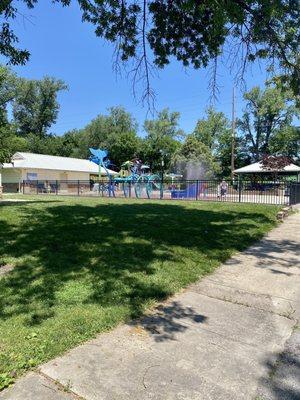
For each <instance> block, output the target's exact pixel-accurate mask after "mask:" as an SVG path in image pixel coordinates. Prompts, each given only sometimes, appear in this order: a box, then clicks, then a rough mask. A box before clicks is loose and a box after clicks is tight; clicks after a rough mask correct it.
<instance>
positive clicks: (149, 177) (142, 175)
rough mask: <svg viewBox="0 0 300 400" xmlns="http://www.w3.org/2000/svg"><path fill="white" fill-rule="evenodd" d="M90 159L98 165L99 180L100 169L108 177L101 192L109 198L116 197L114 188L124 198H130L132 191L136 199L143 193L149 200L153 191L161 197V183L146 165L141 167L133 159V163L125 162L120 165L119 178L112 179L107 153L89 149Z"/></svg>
mask: <svg viewBox="0 0 300 400" xmlns="http://www.w3.org/2000/svg"><path fill="white" fill-rule="evenodd" d="M90 152H91V154H92V155H91V157H90V160H91V161H92V162H94V163H95V164H97V165H99V178H100V176H101V167H102V168H104V170H105V172H106V175H107V177H108V182H107V185H105V187H104V188H103V187H102V190H105V191H107V192H108V195H109V197H115V196H116V193H115V191H116V187H119V188H121V189H122V191H123V193H124V196H125V197H130V196H131V193H132V190H133V191H134V193H135V196H136V197H137V198H140V197H141V196H142V193H143V192H145V193H146V195H147V197H148V198H149V199H150V198H151V196H152V195H153V191H154V190H155V191H157V192H159V196H160V197H161V196H162V190H163V187H162V182H161V179H160V177H159V176H158V175H157V174H152V173H151V172H150V167H149V166H148V165H142V163H141V161H140V160H138V159H135V160H133V161H126V162H124V163H123V164H122V165H121V170H120V172H119V174H118V175H119V176H118V177H117V178H114V177H113V176H112V175H111V173H110V171H109V169H108V166H109V165H110V164H111V163H110V161H109V159H108V152H107V151H106V150H101V149H92V148H90Z"/></svg>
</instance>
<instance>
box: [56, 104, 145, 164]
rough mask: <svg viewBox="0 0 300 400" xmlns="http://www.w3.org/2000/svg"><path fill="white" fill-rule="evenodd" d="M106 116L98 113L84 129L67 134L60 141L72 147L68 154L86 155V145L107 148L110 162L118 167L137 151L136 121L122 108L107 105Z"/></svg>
mask: <svg viewBox="0 0 300 400" xmlns="http://www.w3.org/2000/svg"><path fill="white" fill-rule="evenodd" d="M108 111H109V113H108V115H98V116H97V117H96V118H95V119H94V120H93V121H91V122H90V123H89V124H88V125H87V126H86V127H85V128H83V129H81V130H79V131H73V132H72V135H71V136H70V133H67V134H66V135H64V136H62V140H63V141H64V140H67V142H68V143H69V144H70V146H71V147H72V145H71V143H70V142H72V141H73V143H75V149H73V151H72V155H73V156H76V157H80V158H88V157H89V156H90V154H89V147H95V148H102V149H106V150H108V153H109V157H110V159H111V161H112V162H113V163H114V164H116V165H118V166H120V165H121V164H122V163H123V162H124V161H126V159H132V158H133V157H134V155H135V154H136V153H137V152H138V151H139V147H140V139H139V138H138V136H137V123H136V121H135V119H134V118H133V117H132V115H131V114H130V113H128V112H127V111H126V110H125V109H124V108H123V107H111V108H109V110H108Z"/></svg>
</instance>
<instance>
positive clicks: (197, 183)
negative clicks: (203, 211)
mask: <svg viewBox="0 0 300 400" xmlns="http://www.w3.org/2000/svg"><path fill="white" fill-rule="evenodd" d="M198 190H199V181H198V179H197V181H196V200H198Z"/></svg>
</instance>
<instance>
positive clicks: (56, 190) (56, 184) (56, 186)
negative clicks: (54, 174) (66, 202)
mask: <svg viewBox="0 0 300 400" xmlns="http://www.w3.org/2000/svg"><path fill="white" fill-rule="evenodd" d="M55 194H56V195H58V180H57V179H56V181H55Z"/></svg>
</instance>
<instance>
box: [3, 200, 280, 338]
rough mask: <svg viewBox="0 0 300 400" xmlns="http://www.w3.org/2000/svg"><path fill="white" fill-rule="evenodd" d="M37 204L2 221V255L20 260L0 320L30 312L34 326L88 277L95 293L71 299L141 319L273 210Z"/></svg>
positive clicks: (256, 233) (256, 231) (242, 244)
mask: <svg viewBox="0 0 300 400" xmlns="http://www.w3.org/2000/svg"><path fill="white" fill-rule="evenodd" d="M11 205H13V204H11ZM31 205H33V203H32V202H31V203H30V205H29V204H28V205H27V206H24V207H22V205H21V204H19V205H18V208H16V212H18V213H20V215H21V217H20V218H21V222H20V223H18V224H15V223H14V221H13V222H12V223H7V222H5V220H4V221H2V223H1V226H0V242H1V243H2V245H1V248H0V260H1V259H4V260H5V258H10V257H11V258H17V259H19V261H18V263H17V266H16V268H14V270H13V271H12V272H11V273H9V274H8V275H7V276H5V277H4V278H2V279H1V280H0V318H2V319H7V318H9V317H12V316H16V315H21V314H23V315H24V316H26V321H27V324H28V325H30V326H34V325H39V324H41V323H42V322H43V321H44V320H46V319H48V318H50V317H53V316H54V315H55V312H56V306H57V305H58V303H59V301H61V300H58V298H57V293H58V292H59V291H60V290H61V289H63V288H64V286H65V285H67V284H68V283H70V282H72V283H74V284H76V282H77V281H80V282H86V285H87V286H88V287H89V288H90V289H89V292H88V294H87V296H86V297H85V298H82V296H81V295H82V294H81V292H80V290H79V291H78V293H77V294H75V296H74V294H73V297H72V298H71V299H67V298H66V299H65V300H64V301H65V303H64V304H65V305H68V301H69V302H70V303H69V304H70V307H71V306H72V304H74V303H76V302H81V303H82V304H97V305H100V306H101V307H111V306H124V305H125V306H127V307H129V309H130V316H131V317H136V316H138V315H140V314H141V313H142V312H143V311H144V308H145V305H146V304H147V303H149V302H151V301H152V300H154V301H156V300H162V299H164V298H166V297H167V296H169V295H170V294H172V293H173V292H174V287H175V290H177V289H178V288H179V287H181V286H184V285H186V284H188V283H190V282H192V281H195V280H196V279H197V277H199V276H200V275H201V274H205V273H207V272H209V271H210V270H212V269H213V268H214V267H215V266H216V264H217V263H219V262H223V261H225V260H226V259H227V258H228V257H229V256H230V255H231V254H232V252H233V251H236V250H243V249H245V248H246V247H247V246H248V245H249V244H250V243H252V242H253V241H254V240H256V239H258V238H260V237H261V236H262V233H263V231H264V230H266V229H267V228H268V227H270V226H271V224H273V219H272V218H273V217H272V213H270V215H271V217H268V215H266V214H264V212H263V211H262V210H261V211H257V212H254V211H253V208H252V209H251V210H250V208H249V210H248V211H242V210H243V209H238V208H236V209H234V208H233V209H229V208H228V207H223V209H218V208H215V209H214V207H213V206H211V207H207V209H205V208H203V209H197V208H191V207H185V206H183V205H178V204H166V203H164V204H162V203H161V204H159V203H128V204H126V203H125V204H124V203H123V204H117V203H111V204H107V203H104V204H99V205H96V206H95V204H94V205H85V204H76V203H75V204H71V205H66V204H64V203H61V204H53V203H52V202H51V203H49V202H47V204H46V205H45V206H44V205H43V204H42V205H41V204H36V205H34V206H33V207H31ZM262 226H264V227H265V228H264V229H262ZM187 261H188V262H190V265H189V264H187ZM166 265H167V267H166ZM165 268H167V270H165ZM173 275H174V276H173ZM176 288H177V289H176ZM169 333H170V332H168V329H167V330H166V335H167V336H168V335H169Z"/></svg>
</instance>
